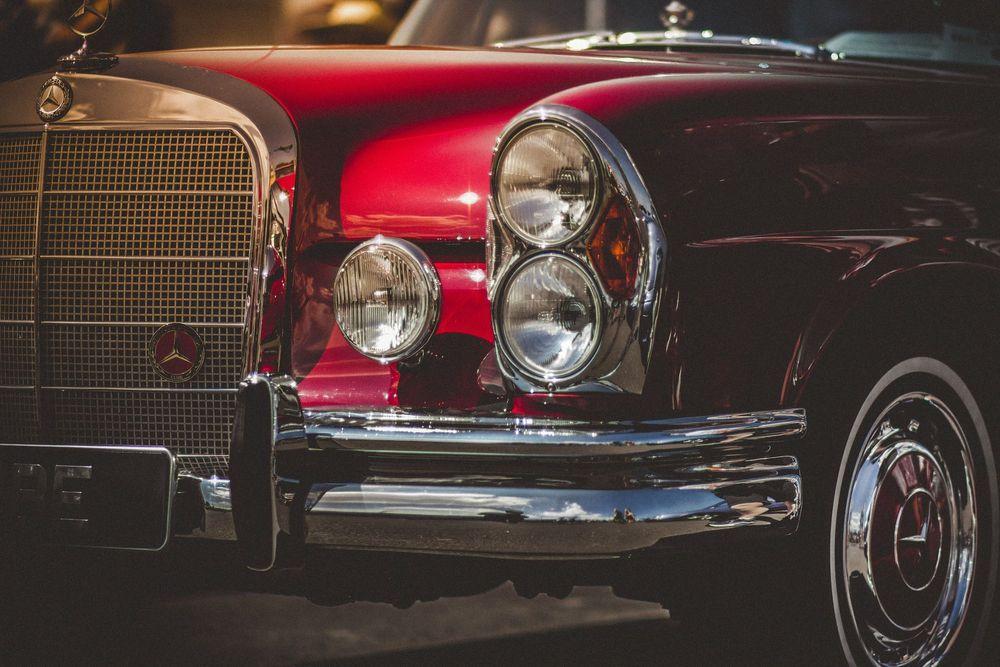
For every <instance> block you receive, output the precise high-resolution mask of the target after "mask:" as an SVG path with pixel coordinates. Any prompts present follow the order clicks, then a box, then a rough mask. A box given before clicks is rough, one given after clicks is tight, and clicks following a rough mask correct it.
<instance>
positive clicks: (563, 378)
mask: <svg viewBox="0 0 1000 667" xmlns="http://www.w3.org/2000/svg"><path fill="white" fill-rule="evenodd" d="M539 124H556V125H560V126H562V127H564V128H566V129H568V130H569V131H571V132H573V133H574V134H575V136H577V137H579V138H581V139H582V140H583V141H584V143H585V144H586V145H587V146H588V148H589V149H590V151H591V153H592V154H593V155H594V156H595V157H596V159H597V162H596V166H597V173H598V179H599V181H598V182H599V184H600V186H599V189H598V200H597V201H596V203H595V204H594V206H593V210H592V211H591V215H590V218H589V219H588V221H587V223H586V224H585V225H582V226H581V229H579V230H577V233H576V234H574V235H573V236H572V237H570V238H567V239H566V240H563V241H561V242H559V243H554V244H536V243H531V242H529V241H528V240H526V239H525V238H524V236H523V235H521V234H518V233H517V230H516V229H515V228H512V227H511V225H510V223H509V221H507V220H506V219H505V218H504V216H502V215H500V214H499V207H498V206H497V191H496V178H497V173H498V167H499V160H500V158H501V156H502V155H503V154H504V152H505V150H506V149H507V146H508V144H509V142H511V141H512V140H514V139H516V138H517V137H518V136H519V135H520V134H521V133H523V132H524V131H525V130H526V129H527V128H530V127H532V126H535V125H539ZM491 184H492V187H491V193H490V199H489V207H488V220H487V246H488V248H489V251H488V252H489V253H490V255H491V256H490V258H489V260H490V261H489V262H488V265H489V269H488V272H487V292H488V294H489V297H490V299H491V301H492V315H493V331H494V338H495V340H496V356H497V363H498V366H499V367H500V370H501V371H502V373H503V375H504V377H505V379H506V380H507V382H508V383H509V384H510V385H511V386H512V388H514V389H516V390H518V391H521V392H526V393H537V392H550V393H551V392H562V391H572V392H588V391H600V392H627V393H634V394H637V393H641V392H642V390H643V387H644V386H645V380H646V375H647V371H648V369H649V365H650V363H651V362H652V351H653V334H654V331H655V328H656V321H657V316H658V311H659V302H660V295H661V293H662V291H663V283H664V276H665V265H666V255H667V247H666V237H665V235H664V233H663V229H662V226H661V223H660V219H659V216H658V214H657V213H656V209H655V207H654V205H653V201H652V196H651V195H650V193H649V190H648V189H647V188H646V186H645V184H644V183H643V180H642V177H641V176H640V175H639V172H638V170H637V168H636V166H635V164H634V163H633V161H632V158H631V156H630V155H629V154H628V151H627V150H626V149H625V147H624V146H623V145H622V144H621V142H620V141H619V140H618V139H617V138H616V137H615V136H614V134H613V133H612V132H611V131H610V130H608V129H607V128H606V127H604V126H603V125H602V124H601V123H600V122H598V121H597V120H595V119H594V118H592V117H591V116H589V115H587V114H585V113H583V112H581V111H579V110H578V109H574V108H571V107H565V106H558V105H540V106H537V107H533V108H531V109H529V110H527V111H525V112H524V113H522V114H520V115H519V116H517V117H516V118H515V119H514V120H513V121H512V122H511V123H510V124H509V125H508V126H507V128H506V129H505V130H504V132H503V133H502V134H501V135H500V137H499V139H498V140H497V143H496V146H495V147H494V155H493V168H492V172H491ZM613 201H618V202H623V203H624V204H625V205H626V206H627V208H628V211H629V214H630V215H631V217H632V218H633V219H634V221H635V226H636V230H635V231H636V233H637V234H638V238H639V240H640V245H641V253H640V257H639V269H638V277H637V279H636V281H635V285H634V290H633V292H632V293H631V294H628V295H626V296H624V298H623V297H622V296H621V295H619V296H618V297H613V296H612V295H611V294H610V293H609V292H608V290H607V289H606V288H605V286H604V284H603V282H602V280H600V279H596V281H595V282H596V284H597V287H598V290H599V294H600V302H601V315H600V318H601V341H600V343H599V345H598V349H597V350H596V351H595V352H594V354H593V355H591V356H590V361H589V363H588V364H586V365H584V366H583V367H581V368H580V369H578V370H577V371H576V372H575V373H573V374H566V375H554V374H547V373H537V372H533V371H532V370H531V369H530V368H526V367H525V364H523V363H521V362H520V360H518V359H516V358H515V357H514V355H513V354H512V353H511V350H510V346H509V345H508V344H507V342H506V340H505V332H504V326H503V322H502V320H501V312H500V311H501V308H500V302H501V300H502V298H503V295H504V291H505V289H506V283H507V281H508V280H509V278H510V275H511V274H512V273H513V271H514V270H515V269H516V268H517V267H519V266H520V265H521V264H522V263H523V262H526V261H528V260H529V259H530V258H531V257H533V256H534V255H535V254H537V253H538V252H545V251H552V252H560V253H563V254H566V255H568V256H571V257H573V258H574V259H575V260H576V261H578V262H579V263H581V264H582V265H583V266H585V267H587V269H588V270H589V271H590V272H591V274H592V275H593V276H596V275H597V273H598V272H597V269H596V267H595V266H594V263H593V261H592V259H591V258H590V256H589V255H588V252H587V243H588V241H589V240H590V239H591V238H592V237H594V236H595V235H596V233H597V230H598V229H599V228H600V225H599V224H598V221H601V220H603V219H604V217H605V215H606V214H607V213H608V211H609V208H610V205H611V202H613Z"/></svg>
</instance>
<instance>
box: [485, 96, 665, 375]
mask: <svg viewBox="0 0 1000 667" xmlns="http://www.w3.org/2000/svg"><path fill="white" fill-rule="evenodd" d="M612 146H614V147H615V148H617V149H618V152H617V153H616V152H615V148H612ZM623 162H624V163H626V167H627V168H629V169H631V171H627V170H626V169H625V168H623V166H622V163H623ZM636 189H640V190H641V191H642V193H641V194H642V196H643V197H645V196H646V193H645V189H644V187H643V186H642V184H641V179H639V178H638V175H637V174H636V173H635V171H634V166H632V164H631V160H629V159H628V157H627V154H626V153H625V151H624V149H623V148H621V145H620V144H619V143H617V140H616V139H614V137H613V136H611V135H610V133H609V132H608V131H607V130H606V129H605V128H603V127H602V126H600V124H599V123H597V122H596V121H594V120H593V119H591V118H589V117H586V116H584V115H583V114H580V113H579V112H575V111H574V110H569V109H565V108H557V109H545V108H537V109H533V110H530V111H529V112H526V113H525V114H522V116H520V117H519V118H517V119H515V121H514V122H513V123H512V124H511V125H510V126H509V127H508V129H507V130H506V131H505V132H504V134H503V135H502V136H501V138H500V141H499V143H498V145H497V150H496V153H495V155H494V160H493V173H492V187H491V197H490V208H491V219H490V224H489V228H488V238H487V265H488V271H487V273H488V275H489V289H490V298H491V299H492V301H493V327H494V334H495V337H496V342H497V350H498V357H499V360H500V361H501V367H502V368H503V369H504V371H505V373H506V374H507V375H508V377H509V378H510V379H511V380H513V381H514V382H515V384H516V385H518V386H519V387H520V388H522V389H524V390H527V391H531V390H533V389H538V388H541V389H545V390H548V391H552V390H554V389H556V388H565V387H579V386H587V385H589V386H605V387H613V386H617V387H618V388H619V389H626V390H628V391H633V390H635V388H636V387H637V386H640V385H641V382H642V379H643V378H642V377H635V378H625V381H621V380H622V378H621V377H620V376H619V377H615V378H613V377H612V376H614V375H615V373H617V372H618V371H619V369H620V367H621V366H622V360H623V359H624V358H625V356H626V353H627V352H628V351H629V348H630V347H631V346H632V345H633V343H634V342H635V341H636V339H637V337H638V336H639V335H640V334H641V333H642V332H640V329H642V328H646V329H649V328H650V325H651V322H650V321H649V318H648V317H646V318H645V319H644V315H643V312H642V311H643V308H644V306H645V305H646V304H644V303H643V299H644V298H645V297H646V294H645V293H644V291H643V288H644V285H641V284H640V283H641V281H642V278H643V277H647V278H648V277H649V276H650V273H649V268H650V267H652V266H653V264H651V263H650V262H649V253H648V250H649V248H650V244H649V243H648V241H649V235H648V230H643V229H641V227H640V225H639V224H638V219H637V211H638V210H640V207H639V206H638V205H637V199H636V197H635V195H634V191H635V190H636ZM644 203H645V199H644ZM646 210H648V211H650V212H652V206H651V205H647V207H646ZM654 224H656V225H657V229H658V223H655V221H654ZM657 261H659V260H657ZM657 266H658V264H657ZM654 282H655V281H654ZM653 298H655V296H654V297H653ZM643 354H644V353H643ZM633 357H635V358H636V359H640V365H641V366H642V368H641V369H640V372H639V373H638V375H643V374H644V367H645V361H644V358H643V357H640V355H633ZM634 375H635V374H634ZM609 378H610V380H609Z"/></svg>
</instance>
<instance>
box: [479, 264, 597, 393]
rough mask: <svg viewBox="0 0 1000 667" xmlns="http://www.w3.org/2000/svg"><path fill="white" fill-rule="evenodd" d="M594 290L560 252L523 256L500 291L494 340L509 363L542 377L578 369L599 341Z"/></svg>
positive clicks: (589, 280) (580, 269)
mask: <svg viewBox="0 0 1000 667" xmlns="http://www.w3.org/2000/svg"><path fill="white" fill-rule="evenodd" d="M598 294H599V291H598V288H597V285H596V284H595V283H594V279H593V278H592V277H591V275H590V273H589V272H588V271H587V270H586V269H585V268H583V266H581V265H580V264H579V263H578V262H577V261H575V260H573V259H571V258H570V257H568V256H566V255H561V254H556V253H547V254H542V255H538V256H536V257H534V258H532V259H529V260H528V261H526V262H525V263H524V264H522V265H521V266H520V267H518V268H517V270H516V271H515V272H514V273H513V274H511V276H510V278H509V279H508V280H507V281H506V284H505V285H504V288H503V291H502V294H500V301H499V304H500V307H499V313H498V315H499V322H498V325H499V328H500V331H499V332H498V333H499V334H500V338H501V340H502V342H503V344H504V345H505V346H506V348H507V351H508V354H509V356H510V357H511V361H512V362H513V363H514V364H516V365H517V366H519V367H521V368H522V370H524V371H526V372H527V374H528V375H529V376H533V377H535V378H540V379H542V380H549V379H561V378H567V377H570V376H572V375H573V374H575V373H576V372H577V371H579V370H580V369H581V368H583V367H584V366H585V365H586V364H587V363H588V362H589V361H590V359H591V357H592V356H593V355H594V352H595V350H596V349H597V346H598V343H599V341H600V329H601V306H600V302H599V301H598V299H599V297H598Z"/></svg>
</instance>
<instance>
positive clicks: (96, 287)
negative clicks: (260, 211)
mask: <svg viewBox="0 0 1000 667" xmlns="http://www.w3.org/2000/svg"><path fill="white" fill-rule="evenodd" d="M42 285H43V289H44V290H45V300H44V302H43V303H42V318H43V319H44V320H46V321H56V322H159V323H161V324H165V323H168V322H184V323H187V324H191V323H195V322H213V323H215V322H217V323H227V324H240V323H242V322H243V320H244V319H245V318H246V298H245V295H246V293H247V262H243V261H235V262H221V261H220V262H199V261H194V260H187V261H173V260H134V259H72V260H62V259H59V260H46V261H44V262H43V263H42Z"/></svg>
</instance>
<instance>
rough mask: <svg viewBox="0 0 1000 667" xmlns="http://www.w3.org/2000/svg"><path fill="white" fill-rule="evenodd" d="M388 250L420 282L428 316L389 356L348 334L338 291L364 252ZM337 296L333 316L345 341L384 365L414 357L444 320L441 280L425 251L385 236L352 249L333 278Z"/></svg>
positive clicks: (401, 240) (372, 239) (411, 244)
mask: <svg viewBox="0 0 1000 667" xmlns="http://www.w3.org/2000/svg"><path fill="white" fill-rule="evenodd" d="M377 251H385V252H388V253H390V254H393V255H395V256H396V257H398V258H400V259H401V260H402V261H403V262H405V264H406V265H407V266H408V267H409V268H410V269H411V270H412V271H413V273H414V275H415V276H416V277H417V279H418V281H419V283H418V284H419V285H420V287H421V288H422V289H423V290H424V291H425V293H426V298H427V314H426V316H425V317H424V321H423V322H421V323H420V325H419V327H418V329H417V333H416V335H414V336H413V337H411V338H410V340H408V341H406V344H405V345H403V346H397V347H395V348H393V349H392V350H391V352H389V353H386V354H379V353H375V352H373V351H371V350H366V349H364V348H363V347H362V346H360V345H359V344H358V343H357V342H356V341H355V340H353V339H352V338H351V336H350V335H348V333H347V331H345V328H344V325H343V320H342V319H341V303H340V299H339V290H338V289H337V287H338V285H339V284H340V281H341V280H343V279H344V275H345V270H346V269H347V267H348V266H349V263H350V262H352V261H354V260H356V259H357V258H358V257H360V256H361V255H362V254H364V253H370V252H377ZM333 293H334V317H335V319H336V321H337V327H338V329H339V330H340V332H341V335H342V336H343V337H344V340H345V341H346V342H347V344H348V345H350V346H351V347H352V348H353V349H354V350H356V351H357V352H358V353H360V354H363V355H364V356H366V357H368V358H370V359H374V360H375V361H378V362H380V363H383V364H389V363H393V362H396V361H401V360H404V359H407V358H409V357H412V356H413V355H415V354H416V353H417V352H419V351H420V350H421V349H422V348H423V347H424V346H425V345H426V344H427V342H428V341H429V340H430V339H431V337H432V336H433V335H434V332H435V331H436V330H437V326H438V324H439V322H440V319H441V279H440V277H439V276H438V273H437V269H435V268H434V264H433V263H432V262H431V260H430V258H429V257H428V256H427V253H425V252H424V251H423V250H421V249H420V248H419V247H418V246H417V245H415V244H413V243H410V242H409V241H405V240H403V239H398V238H390V237H385V236H382V235H379V236H376V237H374V238H371V239H368V240H367V241H365V242H363V243H361V244H359V245H358V246H356V247H355V248H353V249H352V250H351V251H350V252H349V253H347V255H346V256H345V257H344V260H343V261H342V262H341V263H340V267H339V268H338V269H337V275H336V276H335V277H334V279H333Z"/></svg>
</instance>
